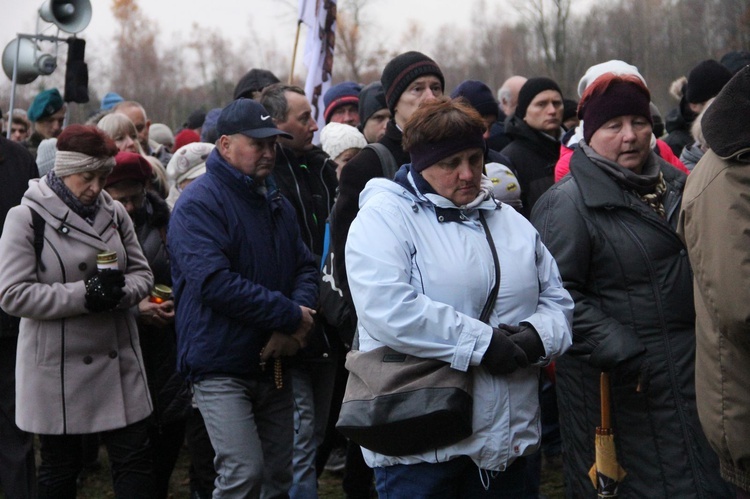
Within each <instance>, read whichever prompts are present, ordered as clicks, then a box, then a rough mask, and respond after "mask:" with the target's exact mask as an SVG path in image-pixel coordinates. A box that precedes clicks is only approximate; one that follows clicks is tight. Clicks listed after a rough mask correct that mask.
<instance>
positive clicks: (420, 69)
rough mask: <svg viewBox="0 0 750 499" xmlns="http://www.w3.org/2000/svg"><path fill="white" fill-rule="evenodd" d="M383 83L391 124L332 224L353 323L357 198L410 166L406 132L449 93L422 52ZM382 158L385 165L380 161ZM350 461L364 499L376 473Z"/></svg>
mask: <svg viewBox="0 0 750 499" xmlns="http://www.w3.org/2000/svg"><path fill="white" fill-rule="evenodd" d="M380 83H381V84H382V87H383V92H384V96H385V104H386V106H387V107H388V110H389V111H390V113H391V116H392V118H391V119H390V120H389V121H388V123H387V125H386V129H385V134H384V135H383V136H382V138H381V139H380V140H378V142H377V143H375V144H372V145H370V146H368V148H365V149H362V150H361V151H360V152H359V154H357V155H356V156H355V157H354V158H352V159H351V160H349V162H348V163H347V164H346V168H344V169H343V170H342V171H341V177H340V178H339V196H338V198H337V199H336V204H335V205H334V207H333V214H332V216H331V220H330V228H331V245H332V248H333V255H334V260H333V261H334V269H333V275H334V279H335V281H336V283H337V285H338V287H339V289H341V291H342V292H343V295H344V299H345V300H346V301H347V303H348V304H349V306H350V308H351V311H352V312H351V314H350V316H351V318H352V320H353V321H355V322H356V316H355V314H354V306H353V304H352V301H351V300H352V298H351V294H350V293H349V284H348V282H347V280H346V266H345V265H346V262H345V260H344V248H345V246H346V238H347V235H348V233H349V226H350V225H351V223H352V221H354V218H355V217H356V216H357V212H358V211H359V194H360V192H362V189H364V187H365V184H366V183H367V182H368V181H369V180H370V179H373V178H376V177H383V176H386V175H388V176H392V175H393V173H395V170H396V169H397V168H399V167H400V166H401V165H403V164H406V163H410V162H411V158H410V156H409V154H408V153H407V152H405V151H404V149H403V147H402V145H401V139H402V136H403V133H402V130H403V127H404V125H405V124H406V121H407V120H408V119H409V118H410V117H411V115H412V113H414V111H415V110H416V109H417V108H418V107H419V106H420V105H421V104H422V103H423V102H426V101H430V100H434V99H435V98H437V97H440V96H441V95H443V90H444V88H445V79H444V78H443V72H442V71H441V70H440V67H439V66H438V65H437V63H436V62H435V61H433V60H432V59H430V58H429V57H427V56H426V55H424V54H422V53H420V52H405V53H403V54H400V55H398V56H396V57H394V58H393V59H391V61H390V62H388V64H386V66H385V68H384V69H383V74H382V75H381V77H380ZM364 123H366V120H365V121H364ZM373 145H374V146H375V147H380V152H376V150H375V149H371V148H370V147H372V146H373ZM381 154H382V155H383V156H382V157H383V159H385V160H386V164H383V162H382V161H381ZM391 166H392V168H391ZM391 170H393V172H391ZM386 171H387V173H386ZM354 326H355V324H354V323H353V324H351V327H350V328H348V329H347V331H348V336H349V337H348V338H344V340H345V341H346V343H347V344H349V345H351V340H352V338H351V337H352V336H353V334H354V333H353V332H354ZM340 334H341V333H340ZM342 336H344V334H342ZM347 340H348V341H347ZM346 459H347V463H346V472H345V474H344V480H343V483H342V486H343V488H344V492H345V493H346V494H347V496H350V497H360V495H358V494H362V493H364V494H367V491H368V489H369V485H370V482H371V481H372V472H371V471H369V469H367V468H366V465H364V459H363V458H362V452H361V451H360V449H359V447H358V446H357V445H354V444H352V443H351V442H350V443H349V445H348V448H347V456H346Z"/></svg>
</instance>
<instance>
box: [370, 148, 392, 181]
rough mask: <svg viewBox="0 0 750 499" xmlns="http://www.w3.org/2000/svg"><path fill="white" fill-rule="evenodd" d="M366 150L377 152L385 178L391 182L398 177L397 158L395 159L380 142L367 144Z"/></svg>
mask: <svg viewBox="0 0 750 499" xmlns="http://www.w3.org/2000/svg"><path fill="white" fill-rule="evenodd" d="M364 148H365V149H372V150H373V151H375V154H377V155H378V159H379V160H380V167H381V168H382V169H383V176H384V177H385V178H387V179H389V180H393V177H395V176H396V172H397V171H398V164H396V158H394V157H393V154H391V151H389V150H388V148H387V147H386V146H384V145H383V144H381V143H379V142H374V143H372V144H367V145H366V146H365V147H364Z"/></svg>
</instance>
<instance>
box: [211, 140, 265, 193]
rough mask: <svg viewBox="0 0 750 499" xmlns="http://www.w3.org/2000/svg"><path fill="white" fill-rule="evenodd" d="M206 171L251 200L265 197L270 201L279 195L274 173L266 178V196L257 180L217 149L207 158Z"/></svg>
mask: <svg viewBox="0 0 750 499" xmlns="http://www.w3.org/2000/svg"><path fill="white" fill-rule="evenodd" d="M206 173H208V174H210V175H214V176H215V177H216V178H217V179H218V180H219V181H220V182H221V183H223V184H225V185H226V186H227V187H228V188H230V189H232V190H234V191H235V192H237V193H238V194H239V195H241V196H243V197H246V198H248V199H251V200H256V201H257V200H262V199H265V200H267V201H269V202H270V201H273V200H275V199H276V198H278V197H279V192H278V189H277V187H276V183H275V181H274V180H273V175H269V176H268V177H267V178H266V182H265V186H266V189H267V191H266V194H265V196H264V195H263V194H261V192H260V191H259V190H258V185H257V183H256V182H255V180H254V179H253V178H251V177H248V176H247V175H245V174H243V173H242V172H240V171H239V170H237V169H236V168H235V167H233V166H232V165H230V164H229V163H228V162H227V160H226V159H224V157H223V156H222V155H221V154H219V151H218V150H217V149H214V150H213V151H211V154H210V155H209V156H208V159H207V160H206Z"/></svg>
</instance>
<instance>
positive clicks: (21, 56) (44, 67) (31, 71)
mask: <svg viewBox="0 0 750 499" xmlns="http://www.w3.org/2000/svg"><path fill="white" fill-rule="evenodd" d="M16 54H18V61H15V59H16ZM14 62H16V65H17V66H16V67H17V73H16V83H18V84H20V85H25V84H26V83H31V82H32V81H34V80H36V78H37V76H39V75H49V74H52V73H53V72H54V71H55V68H56V67H57V61H56V60H55V58H54V56H52V55H50V54H45V53H43V52H40V51H39V48H38V47H37V46H36V44H35V43H34V42H32V41H31V40H28V39H26V38H16V39H15V40H13V41H11V42H10V43H9V44H8V45H6V47H5V50H3V71H4V72H5V75H6V76H7V77H8V78H9V79H10V80H12V79H13V63H14Z"/></svg>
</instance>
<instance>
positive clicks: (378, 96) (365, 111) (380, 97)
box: [359, 81, 388, 131]
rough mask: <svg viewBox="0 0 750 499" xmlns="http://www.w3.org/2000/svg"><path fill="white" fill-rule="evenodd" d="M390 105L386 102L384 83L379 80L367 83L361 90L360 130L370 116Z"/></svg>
mask: <svg viewBox="0 0 750 499" xmlns="http://www.w3.org/2000/svg"><path fill="white" fill-rule="evenodd" d="M387 107H388V106H387V105H386V103H385V90H383V84H382V83H380V82H379V81H374V82H372V83H370V84H369V85H366V86H365V87H364V88H363V89H362V90H360V92H359V126H360V131H362V129H363V128H364V126H365V123H367V120H369V119H370V116H372V115H373V114H375V113H377V112H378V111H380V110H381V109H386V108H387Z"/></svg>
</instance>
